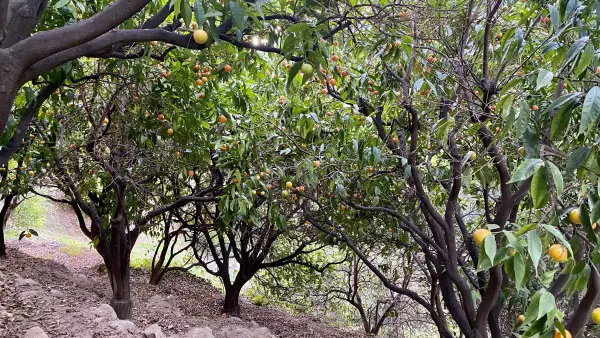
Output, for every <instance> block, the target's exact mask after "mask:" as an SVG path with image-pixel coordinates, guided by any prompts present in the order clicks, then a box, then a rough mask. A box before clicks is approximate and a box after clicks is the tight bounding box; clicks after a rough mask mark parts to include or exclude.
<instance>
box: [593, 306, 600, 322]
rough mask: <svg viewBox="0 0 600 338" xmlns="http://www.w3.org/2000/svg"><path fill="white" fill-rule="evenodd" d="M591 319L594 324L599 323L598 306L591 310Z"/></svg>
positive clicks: (599, 313)
mask: <svg viewBox="0 0 600 338" xmlns="http://www.w3.org/2000/svg"><path fill="white" fill-rule="evenodd" d="M592 320H593V321H594V323H596V324H600V307H597V308H595V309H594V311H592Z"/></svg>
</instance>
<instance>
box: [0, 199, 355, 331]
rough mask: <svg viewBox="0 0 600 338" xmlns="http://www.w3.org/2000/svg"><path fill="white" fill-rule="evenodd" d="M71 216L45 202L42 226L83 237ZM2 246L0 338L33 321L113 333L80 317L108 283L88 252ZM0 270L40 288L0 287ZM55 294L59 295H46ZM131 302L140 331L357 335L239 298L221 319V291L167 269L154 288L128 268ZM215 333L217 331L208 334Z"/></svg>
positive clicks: (37, 242)
mask: <svg viewBox="0 0 600 338" xmlns="http://www.w3.org/2000/svg"><path fill="white" fill-rule="evenodd" d="M52 205H53V204H52ZM72 217H73V216H72V215H71V214H70V211H69V210H68V209H65V208H62V207H60V206H56V205H53V207H50V210H49V213H48V221H47V226H48V227H47V229H46V230H49V229H50V230H57V229H54V227H56V228H60V230H61V231H66V233H68V234H69V236H74V237H80V239H81V237H83V235H81V233H80V232H79V231H78V226H77V223H76V222H74V221H73V219H72ZM7 246H8V257H7V259H4V260H0V337H21V336H23V334H24V333H25V332H26V331H27V330H28V329H30V328H31V327H34V326H39V327H41V328H42V329H44V330H45V332H46V333H47V334H48V335H49V336H50V337H83V336H89V337H108V336H113V335H109V334H108V333H106V334H102V333H101V334H98V332H97V331H96V332H90V331H89V330H90V329H89V328H88V327H89V325H90V323H91V322H89V321H88V322H86V320H88V319H89V318H87V317H86V311H88V310H89V309H91V308H95V307H98V306H99V305H101V304H107V303H108V302H109V300H110V284H109V281H108V278H107V276H106V272H105V271H104V270H103V269H101V268H100V266H101V259H100V257H99V255H98V254H97V253H96V252H95V251H93V250H92V249H88V248H81V249H80V250H78V252H77V254H76V255H73V254H68V253H65V252H64V250H61V248H63V246H64V243H58V242H55V241H52V240H50V239H48V238H46V239H44V238H36V239H34V240H24V241H20V242H18V241H14V240H13V241H9V242H8V243H7ZM2 275H4V280H7V278H6V276H9V275H10V276H13V277H14V278H16V277H17V275H18V277H22V278H30V279H33V280H35V281H36V282H37V283H39V284H40V286H39V287H40V289H41V292H37V293H33V294H32V295H31V297H29V296H28V295H27V294H25V295H24V294H23V292H22V290H21V292H19V290H18V289H15V288H14V286H13V285H3V282H2V279H3V278H1V277H2ZM7 283H8V284H10V283H12V282H11V281H9V282H7ZM4 284H6V283H4ZM57 292H58V293H60V294H62V295H64V296H63V297H58V298H57V297H52V296H49V295H50V294H57ZM157 295H158V297H159V299H169V300H170V301H171V302H175V303H176V304H175V305H174V306H173V307H168V308H164V307H161V306H157V304H156V302H153V299H155V298H156V297H154V298H153V296H157ZM28 298H31V299H28ZM132 299H133V301H134V319H133V320H132V321H133V323H134V324H135V325H136V327H137V328H138V329H139V330H140V331H143V330H144V328H146V327H148V326H150V325H151V324H158V325H160V326H161V328H162V330H163V332H164V333H165V334H167V335H175V334H182V333H184V332H186V331H187V330H188V329H189V328H190V327H205V326H208V327H210V328H211V329H212V330H213V332H217V331H218V330H219V329H221V328H223V327H226V326H231V325H232V324H235V325H239V326H246V327H252V326H253V325H254V326H256V323H258V325H259V326H261V327H262V326H264V327H267V328H268V329H269V330H270V331H271V332H272V333H273V334H274V335H276V336H278V337H290V338H304V337H311V338H312V337H331V338H355V337H356V338H358V337H363V334H361V333H358V332H351V331H344V330H341V329H337V328H333V327H331V326H329V325H328V324H326V323H323V322H321V321H319V320H318V319H316V318H314V317H312V316H308V315H293V314H290V313H288V312H286V311H283V310H280V309H276V308H270V307H262V306H256V305H253V304H251V303H250V302H249V301H248V300H246V299H243V300H242V301H241V313H242V317H241V319H242V320H241V321H239V320H237V319H236V320H235V321H234V320H232V319H230V318H225V317H223V316H221V314H220V306H221V303H222V301H223V296H222V294H221V292H220V291H219V290H218V289H216V288H215V287H213V286H212V285H210V284H209V283H208V282H206V281H204V280H202V279H200V278H197V277H195V276H192V275H189V274H185V273H177V272H173V273H169V274H167V275H166V276H165V277H164V279H163V281H162V282H161V283H160V285H158V286H152V285H149V284H148V273H147V272H146V271H141V270H133V271H132ZM3 313H4V317H3V316H2V314H3ZM7 314H9V315H7ZM86 318H87V319H86ZM253 322H256V323H253ZM86 323H87V324H86ZM84 333H85V335H84ZM117 336H118V335H117ZM138 336H140V337H141V336H142V335H141V334H140V335H138ZM215 337H217V338H219V337H223V336H220V335H219V334H216V336H215Z"/></svg>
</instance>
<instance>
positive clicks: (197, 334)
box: [185, 327, 215, 338]
mask: <svg viewBox="0 0 600 338" xmlns="http://www.w3.org/2000/svg"><path fill="white" fill-rule="evenodd" d="M185 337H186V338H214V337H215V336H213V334H212V330H211V329H210V328H209V327H203V328H200V327H194V328H191V329H189V330H188V332H187V334H186V335H185Z"/></svg>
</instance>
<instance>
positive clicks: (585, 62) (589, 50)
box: [575, 43, 594, 75]
mask: <svg viewBox="0 0 600 338" xmlns="http://www.w3.org/2000/svg"><path fill="white" fill-rule="evenodd" d="M593 58H594V46H593V45H592V44H591V43H588V44H587V45H586V46H585V49H584V50H583V54H581V57H580V58H579V62H578V63H577V68H575V75H580V74H581V73H583V72H585V70H586V69H587V67H588V66H589V65H590V63H591V62H592V59H593Z"/></svg>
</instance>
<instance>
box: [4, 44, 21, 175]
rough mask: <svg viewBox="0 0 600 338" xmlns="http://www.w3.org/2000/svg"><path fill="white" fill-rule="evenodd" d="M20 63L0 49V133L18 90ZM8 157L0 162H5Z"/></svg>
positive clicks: (5, 50)
mask: <svg viewBox="0 0 600 338" xmlns="http://www.w3.org/2000/svg"><path fill="white" fill-rule="evenodd" d="M19 68H20V65H17V64H16V62H15V60H14V57H13V56H12V55H10V53H9V51H8V50H7V49H0V133H3V132H4V128H5V127H6V123H7V121H8V117H9V116H10V114H11V111H12V108H13V104H14V100H15V97H16V95H17V92H18V90H19V87H20V85H19V74H20V69H19ZM6 162H8V158H7V159H5V160H4V161H3V163H0V165H3V164H6Z"/></svg>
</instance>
